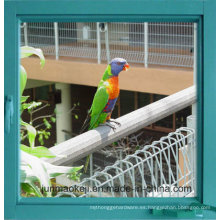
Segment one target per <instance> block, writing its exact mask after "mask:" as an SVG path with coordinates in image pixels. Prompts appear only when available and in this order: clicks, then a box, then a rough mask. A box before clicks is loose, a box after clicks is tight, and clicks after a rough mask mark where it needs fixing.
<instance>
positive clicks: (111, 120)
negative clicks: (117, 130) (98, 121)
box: [107, 119, 121, 127]
mask: <svg viewBox="0 0 220 220" xmlns="http://www.w3.org/2000/svg"><path fill="white" fill-rule="evenodd" d="M107 122H113V123H115V124H116V125H118V126H119V127H121V123H120V122H118V121H116V120H114V119H109V120H107Z"/></svg>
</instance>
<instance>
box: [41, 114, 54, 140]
mask: <svg viewBox="0 0 220 220" xmlns="http://www.w3.org/2000/svg"><path fill="white" fill-rule="evenodd" d="M43 122H44V125H45V126H46V128H47V129H50V128H51V127H52V126H51V124H50V123H49V122H48V120H47V119H46V118H44V119H43ZM46 137H47V135H46V134H45V138H46Z"/></svg>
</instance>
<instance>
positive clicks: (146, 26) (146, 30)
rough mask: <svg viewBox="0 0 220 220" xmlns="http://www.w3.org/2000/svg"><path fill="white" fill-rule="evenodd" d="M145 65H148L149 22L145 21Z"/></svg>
mask: <svg viewBox="0 0 220 220" xmlns="http://www.w3.org/2000/svg"><path fill="white" fill-rule="evenodd" d="M144 66H145V67H146V68H147V67H148V22H145V23H144Z"/></svg>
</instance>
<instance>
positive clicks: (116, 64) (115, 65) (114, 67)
mask: <svg viewBox="0 0 220 220" xmlns="http://www.w3.org/2000/svg"><path fill="white" fill-rule="evenodd" d="M110 66H111V73H112V74H113V75H114V76H118V74H119V73H120V72H121V71H123V70H127V69H128V68H129V64H128V63H127V61H126V60H125V59H123V58H114V59H113V60H112V61H111V62H110Z"/></svg>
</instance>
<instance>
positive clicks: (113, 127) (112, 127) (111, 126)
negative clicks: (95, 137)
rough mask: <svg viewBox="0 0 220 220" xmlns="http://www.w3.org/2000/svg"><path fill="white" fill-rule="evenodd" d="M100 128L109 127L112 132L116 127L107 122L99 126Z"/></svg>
mask: <svg viewBox="0 0 220 220" xmlns="http://www.w3.org/2000/svg"><path fill="white" fill-rule="evenodd" d="M99 125H100V126H108V127H110V128H111V129H112V130H113V131H114V132H115V130H116V127H115V126H114V125H112V124H110V123H108V122H105V124H99Z"/></svg>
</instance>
